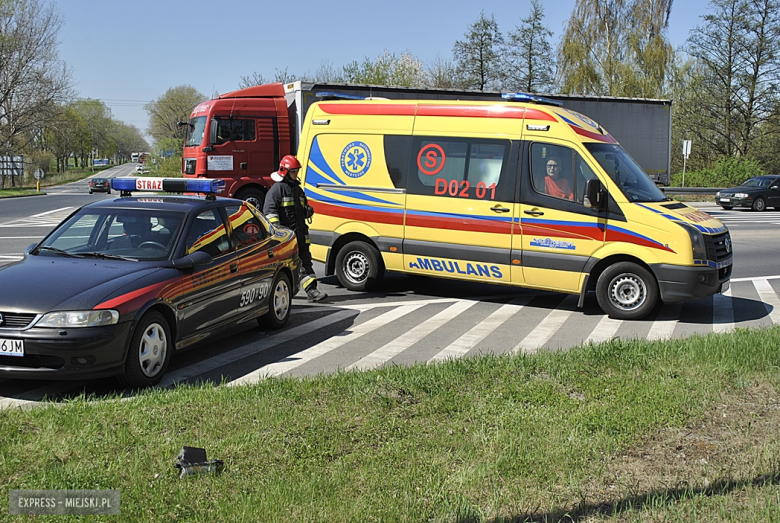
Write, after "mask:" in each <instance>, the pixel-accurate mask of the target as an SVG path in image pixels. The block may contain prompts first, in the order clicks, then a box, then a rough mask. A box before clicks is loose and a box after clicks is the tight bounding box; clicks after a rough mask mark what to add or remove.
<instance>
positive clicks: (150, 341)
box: [119, 311, 173, 388]
mask: <svg viewBox="0 0 780 523" xmlns="http://www.w3.org/2000/svg"><path fill="white" fill-rule="evenodd" d="M171 352H173V343H172V340H171V334H170V329H169V328H168V322H167V321H166V319H165V316H163V315H162V314H160V313H159V312H156V311H151V312H148V313H146V314H144V315H143V316H142V317H141V321H139V322H138V325H136V327H135V332H133V337H132V339H131V340H130V349H129V350H128V351H127V358H126V359H125V373H124V375H123V376H120V378H119V380H120V381H121V382H122V383H124V384H125V385H127V386H129V387H132V388H142V387H151V386H152V385H157V384H158V383H159V382H160V380H161V379H162V377H163V375H164V374H165V371H166V370H168V363H169V362H170V361H171Z"/></svg>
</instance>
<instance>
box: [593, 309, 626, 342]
mask: <svg viewBox="0 0 780 523" xmlns="http://www.w3.org/2000/svg"><path fill="white" fill-rule="evenodd" d="M622 324H623V320H615V319H613V318H610V317H609V316H607V315H604V317H603V318H601V321H599V323H598V325H596V328H595V329H593V332H591V333H590V336H588V337H587V338H586V339H585V343H586V344H587V343H601V342H602V341H608V340H611V339H612V338H614V337H615V334H617V330H618V329H619V328H620V326H621V325H622Z"/></svg>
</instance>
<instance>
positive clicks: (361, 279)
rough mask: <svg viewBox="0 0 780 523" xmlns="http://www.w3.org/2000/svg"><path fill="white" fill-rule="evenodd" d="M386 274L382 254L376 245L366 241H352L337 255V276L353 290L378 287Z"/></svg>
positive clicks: (345, 285) (366, 289)
mask: <svg viewBox="0 0 780 523" xmlns="http://www.w3.org/2000/svg"><path fill="white" fill-rule="evenodd" d="M384 274H385V265H384V262H383V260H382V255H381V254H379V251H378V250H377V249H376V247H374V246H373V245H370V244H368V243H366V242H361V241H356V242H350V243H348V244H346V245H345V246H344V247H342V248H341V250H340V251H339V253H338V256H336V276H337V277H338V279H339V281H340V282H341V284H342V285H343V286H344V287H346V288H347V289H349V290H351V291H370V290H372V289H374V288H376V286H377V285H379V282H380V281H382V277H383V276H384Z"/></svg>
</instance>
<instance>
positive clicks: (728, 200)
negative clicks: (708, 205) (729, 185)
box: [720, 198, 731, 202]
mask: <svg viewBox="0 0 780 523" xmlns="http://www.w3.org/2000/svg"><path fill="white" fill-rule="evenodd" d="M720 201H722V202H730V201H731V198H721V199H720Z"/></svg>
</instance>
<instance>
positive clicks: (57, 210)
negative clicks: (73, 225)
mask: <svg viewBox="0 0 780 523" xmlns="http://www.w3.org/2000/svg"><path fill="white" fill-rule="evenodd" d="M68 209H73V207H72V206H71V207H60V208H59V209H54V210H52V211H46V212H42V213H38V214H33V215H32V216H30V218H40V217H41V216H46V215H47V214H54V213H55V212H60V211H67V210H68Z"/></svg>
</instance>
